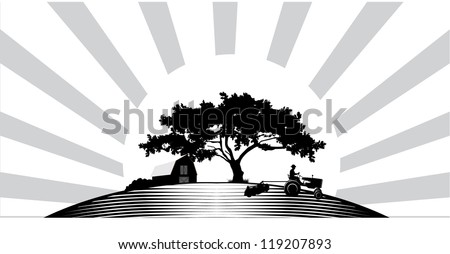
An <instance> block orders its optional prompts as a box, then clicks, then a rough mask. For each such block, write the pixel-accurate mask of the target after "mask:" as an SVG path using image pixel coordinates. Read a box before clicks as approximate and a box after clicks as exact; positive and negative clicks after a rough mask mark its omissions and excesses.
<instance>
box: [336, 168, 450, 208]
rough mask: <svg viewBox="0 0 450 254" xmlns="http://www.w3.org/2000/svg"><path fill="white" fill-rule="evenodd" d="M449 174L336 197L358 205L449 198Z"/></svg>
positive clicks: (357, 189)
mask: <svg viewBox="0 0 450 254" xmlns="http://www.w3.org/2000/svg"><path fill="white" fill-rule="evenodd" d="M449 180H450V173H443V174H437V175H430V176H423V177H417V178H410V179H404V180H398V181H391V182H385V183H378V184H372V185H366V186H359V187H353V188H347V189H340V190H338V191H337V193H336V196H338V197H340V198H343V199H347V200H349V201H352V202H355V203H358V204H375V203H388V202H400V201H411V200H424V199H434V198H448V197H450V189H449V184H450V181H449Z"/></svg>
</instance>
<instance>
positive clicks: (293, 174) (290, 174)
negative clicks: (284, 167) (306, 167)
mask: <svg viewBox="0 0 450 254" xmlns="http://www.w3.org/2000/svg"><path fill="white" fill-rule="evenodd" d="M296 178H297V173H295V164H292V165H291V170H290V171H289V179H292V180H295V179H296Z"/></svg>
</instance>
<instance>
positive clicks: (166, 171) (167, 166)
mask: <svg viewBox="0 0 450 254" xmlns="http://www.w3.org/2000/svg"><path fill="white" fill-rule="evenodd" d="M176 162H177V160H174V161H171V162H167V163H164V164H161V165H158V166H156V167H155V168H154V169H153V173H152V176H163V175H170V174H172V169H173V166H174V165H175V163H176Z"/></svg>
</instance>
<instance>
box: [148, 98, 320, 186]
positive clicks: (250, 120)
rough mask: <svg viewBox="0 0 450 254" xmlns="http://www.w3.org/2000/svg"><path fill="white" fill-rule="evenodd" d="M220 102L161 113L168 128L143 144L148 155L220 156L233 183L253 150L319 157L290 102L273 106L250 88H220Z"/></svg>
mask: <svg viewBox="0 0 450 254" xmlns="http://www.w3.org/2000/svg"><path fill="white" fill-rule="evenodd" d="M220 98H221V100H222V102H221V103H220V104H218V105H214V104H213V103H211V102H205V101H202V103H200V105H199V107H188V106H186V105H184V104H177V105H175V106H174V107H173V108H172V115H170V116H166V115H162V116H161V119H160V123H161V125H163V126H167V127H168V128H169V133H168V134H164V135H147V137H148V140H147V142H146V143H141V144H139V148H141V149H144V150H145V155H146V156H147V157H148V156H149V155H150V154H156V153H160V152H162V151H164V152H170V153H172V154H174V155H176V154H180V155H188V156H189V157H190V158H191V159H192V160H193V161H199V162H201V161H203V160H205V159H208V160H211V159H212V158H213V157H219V158H221V159H223V160H224V161H226V162H227V163H229V164H230V167H231V169H232V171H233V182H242V181H243V174H244V173H243V171H242V168H241V162H242V159H243V158H244V157H245V156H246V155H247V154H248V153H249V152H251V151H252V150H254V149H261V150H263V151H272V150H285V151H287V152H289V153H291V154H292V155H294V156H300V157H302V158H303V157H307V158H308V159H309V161H310V162H314V161H315V153H316V152H317V151H318V150H319V149H324V148H325V143H324V142H323V141H316V140H314V139H313V138H312V137H311V136H310V134H309V133H307V132H306V131H305V126H304V125H303V123H302V122H301V114H300V113H299V112H296V113H293V111H292V110H291V109H290V108H288V107H282V108H280V109H275V108H273V106H272V104H271V103H270V101H269V100H266V99H255V98H253V97H252V96H250V95H249V94H247V93H244V94H242V95H237V94H236V93H234V94H232V95H230V96H229V95H227V94H226V93H224V92H222V93H220Z"/></svg>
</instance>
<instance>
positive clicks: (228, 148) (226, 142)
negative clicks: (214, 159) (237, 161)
mask: <svg viewBox="0 0 450 254" xmlns="http://www.w3.org/2000/svg"><path fill="white" fill-rule="evenodd" d="M225 147H226V148H227V150H228V154H229V155H230V157H231V160H233V161H234V156H233V150H231V148H230V146H229V145H228V136H225Z"/></svg>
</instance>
